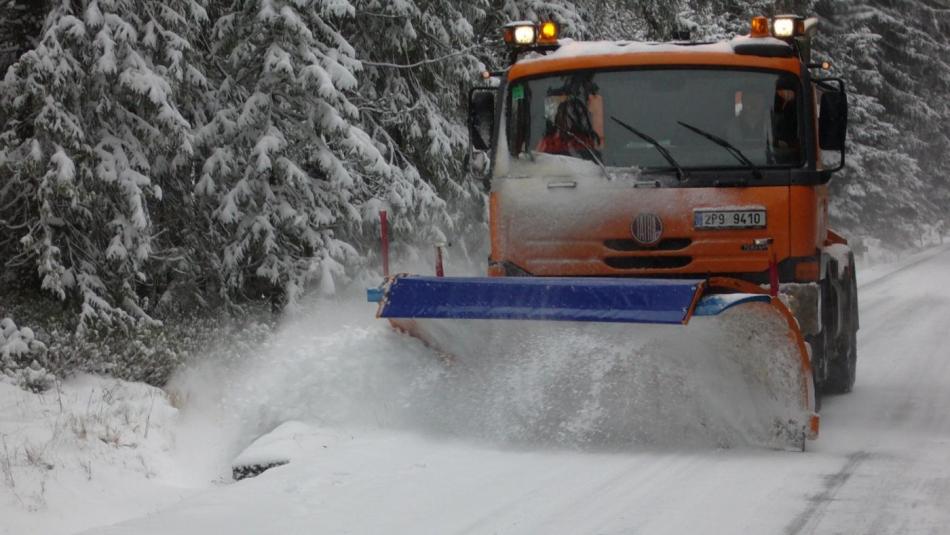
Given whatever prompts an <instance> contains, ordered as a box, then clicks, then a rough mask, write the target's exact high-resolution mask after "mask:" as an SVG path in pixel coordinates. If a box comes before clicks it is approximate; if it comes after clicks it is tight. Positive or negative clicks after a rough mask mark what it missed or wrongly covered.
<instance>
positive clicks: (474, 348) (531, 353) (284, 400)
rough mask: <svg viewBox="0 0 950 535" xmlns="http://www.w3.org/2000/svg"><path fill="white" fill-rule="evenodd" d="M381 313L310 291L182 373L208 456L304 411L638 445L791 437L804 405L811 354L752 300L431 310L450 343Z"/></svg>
mask: <svg viewBox="0 0 950 535" xmlns="http://www.w3.org/2000/svg"><path fill="white" fill-rule="evenodd" d="M373 312H374V311H373V305H370V304H366V303H356V302H346V301H336V302H332V301H324V302H322V303H320V304H317V305H312V304H311V305H309V306H306V307H305V306H301V307H300V309H299V310H298V311H297V312H295V313H294V314H293V317H292V318H288V320H287V322H286V323H285V325H284V326H283V327H282V328H281V329H280V330H279V331H278V332H277V333H276V335H275V336H274V338H272V339H271V340H269V341H268V342H267V343H266V344H264V345H262V346H261V347H257V348H253V349H251V350H250V351H248V352H247V353H246V355H245V356H244V357H233V356H232V357H230V358H221V359H220V360H218V361H217V362H210V361H208V362H204V363H201V364H199V365H198V366H197V367H195V368H193V369H190V370H187V371H185V372H183V373H181V374H179V376H178V377H177V378H176V379H175V380H173V381H172V383H171V389H172V390H173V391H176V392H180V393H181V396H183V398H184V399H187V400H188V402H187V403H186V404H185V407H186V408H185V409H184V411H185V417H186V418H190V419H191V420H190V421H191V423H192V425H193V427H194V432H195V433H196V434H197V435H198V438H196V439H195V440H196V442H199V443H200V442H201V441H203V440H206V439H207V435H208V432H205V431H201V429H205V428H207V427H209V423H208V422H209V421H213V422H215V424H214V426H215V427H216V431H215V433H216V435H217V438H216V439H215V445H214V448H215V449H216V450H217V452H208V455H216V456H217V457H216V461H215V462H216V463H217V464H216V466H217V468H218V469H219V470H226V468H227V463H229V462H230V459H232V458H233V455H235V454H236V453H237V452H238V451H240V450H241V449H243V448H244V447H245V446H247V445H248V444H249V443H250V442H251V441H253V440H254V439H255V438H257V437H258V436H260V435H261V434H263V433H266V432H268V431H270V430H271V429H273V428H275V427H276V426H278V425H280V424H281V423H283V422H286V421H291V420H298V421H306V422H312V423H313V424H314V425H316V426H317V427H320V428H334V429H340V430H343V432H345V430H346V429H366V428H385V429H401V430H407V431H410V432H415V433H422V434H432V435H436V436H443V437H452V438H461V439H464V440H469V441H474V442H485V443H489V444H494V445H508V446H517V445H532V446H537V445H544V446H551V445H556V446H560V447H567V448H583V449H593V450H605V449H608V450H613V449H625V450H629V449H642V448H654V447H669V446H676V447H691V446H695V447H730V446H746V445H756V446H767V447H776V446H777V447H784V446H786V445H788V442H787V440H788V439H787V437H785V436H784V435H780V433H781V432H784V430H785V429H784V428H783V422H787V421H788V420H790V419H798V421H799V422H801V419H802V410H801V409H800V407H799V405H798V403H799V402H800V399H799V396H800V388H799V386H800V384H799V383H798V375H797V373H798V369H797V368H796V364H797V363H795V362H792V363H791V365H786V364H782V363H783V362H786V363H788V362H789V361H788V360H787V359H789V358H797V356H795V355H791V354H790V353H786V352H784V351H785V349H783V347H784V345H783V342H782V336H783V335H784V331H783V330H781V329H782V328H783V326H784V323H783V322H784V320H783V319H781V318H779V319H778V320H776V321H773V319H774V318H768V317H765V318H763V317H762V315H761V314H758V315H757V314H756V313H755V312H748V311H747V312H741V313H739V314H736V313H733V314H731V315H728V316H726V317H725V318H722V321H721V322H718V323H715V324H712V323H711V322H710V321H707V322H703V321H700V319H696V320H694V322H693V324H691V325H690V326H689V327H681V326H653V327H646V326H631V325H619V324H614V325H608V324H572V323H563V322H445V323H441V324H437V323H427V324H426V325H427V327H429V328H430V329H429V335H430V340H431V341H433V342H435V343H437V344H439V345H441V346H442V347H443V348H444V349H449V348H450V349H451V351H452V353H451V354H450V353H443V352H440V351H438V350H437V349H435V348H429V347H426V346H425V345H424V344H423V343H422V342H421V341H419V340H418V339H416V338H413V337H410V336H408V335H405V334H402V333H399V332H396V331H395V330H393V329H392V328H391V327H390V326H389V325H388V323H387V322H385V321H384V320H376V319H374V318H373ZM737 312H738V311H737ZM750 318H751V320H752V321H751V326H750ZM773 329H774V330H775V332H778V333H780V334H778V335H776V336H770V335H769V334H768V333H770V332H772V330H773ZM687 332H688V333H689V336H686V333H687ZM740 341H741V342H740ZM755 350H758V351H755ZM745 351H748V352H749V353H748V354H746V353H745ZM766 384H768V385H769V386H770V387H772V388H773V389H774V390H771V391H770V390H769V388H768V387H766V386H765V385H766ZM195 447H196V448H197V447H199V446H198V445H196V446H195ZM200 449H201V451H204V447H201V448H200ZM189 451H191V450H189ZM205 458H206V459H207V457H205ZM211 464H212V465H215V463H211Z"/></svg>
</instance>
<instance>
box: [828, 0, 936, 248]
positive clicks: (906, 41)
mask: <svg viewBox="0 0 950 535" xmlns="http://www.w3.org/2000/svg"><path fill="white" fill-rule="evenodd" d="M818 9H819V12H820V13H821V14H822V16H823V22H824V23H826V24H828V25H829V28H827V29H826V31H825V37H824V38H822V39H821V40H820V42H819V44H820V48H819V51H821V52H826V53H827V54H828V57H829V59H831V60H832V61H833V62H834V63H835V65H836V68H835V73H836V74H838V75H840V76H842V77H844V78H845V80H846V81H847V84H848V87H849V90H850V109H851V120H850V130H849V131H850V145H849V156H848V167H847V169H846V170H845V172H844V173H843V174H842V175H841V176H839V177H837V178H836V180H835V182H833V183H832V187H833V188H834V189H836V190H837V191H838V195H836V196H835V200H834V203H833V205H832V209H833V215H834V216H835V218H836V219H838V220H839V221H841V222H842V223H843V224H844V225H845V226H847V227H849V228H850V229H854V230H858V229H861V230H863V231H864V232H867V233H868V234H869V235H872V236H875V237H878V238H882V239H885V240H888V241H890V242H891V243H893V244H895V245H901V244H902V245H903V246H906V245H909V244H911V243H915V242H916V240H917V238H918V237H919V235H920V233H921V229H922V225H923V224H925V223H936V222H937V221H939V220H941V219H944V220H946V219H947V205H948V201H950V187H948V186H950V184H948V181H947V179H946V177H947V176H948V174H950V161H948V159H947V158H946V154H947V150H948V148H950V125H948V123H950V105H948V96H950V62H948V59H947V58H950V40H948V38H947V31H948V30H950V12H948V11H947V10H940V9H937V8H934V7H932V6H930V5H928V4H927V3H926V2H902V3H900V5H899V6H895V5H892V4H891V3H889V2H878V1H866V0H861V1H854V2H821V3H820V4H819V5H818Z"/></svg>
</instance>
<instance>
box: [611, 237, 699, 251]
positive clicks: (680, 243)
mask: <svg viewBox="0 0 950 535" xmlns="http://www.w3.org/2000/svg"><path fill="white" fill-rule="evenodd" d="M691 243H693V241H692V240H690V239H689V238H667V239H665V240H661V241H660V243H658V244H656V245H640V244H639V243H637V242H635V241H634V240H604V247H606V248H608V249H611V250H613V251H678V250H680V249H685V248H687V247H689V244H691Z"/></svg>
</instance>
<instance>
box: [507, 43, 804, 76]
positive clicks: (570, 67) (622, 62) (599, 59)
mask: <svg viewBox="0 0 950 535" xmlns="http://www.w3.org/2000/svg"><path fill="white" fill-rule="evenodd" d="M686 48H687V47H684V49H686ZM697 48H698V47H697ZM661 65H662V66H669V65H681V66H710V67H745V68H753V69H775V70H783V71H788V72H791V73H792V74H795V75H796V76H797V75H798V74H799V73H800V72H801V63H799V62H798V60H797V59H795V58H765V57H760V56H749V55H739V54H733V53H729V52H719V51H715V52H713V51H697V52H688V51H683V52H679V51H677V52H666V51H664V52H643V51H634V52H630V53H627V54H617V53H610V54H591V55H582V56H567V57H559V58H542V59H536V60H531V61H523V62H519V63H516V64H514V65H513V66H512V67H511V70H510V71H509V72H508V79H509V80H517V79H519V78H524V77H526V76H536V75H542V74H551V73H556V72H564V71H575V70H584V69H609V68H623V67H648V66H661Z"/></svg>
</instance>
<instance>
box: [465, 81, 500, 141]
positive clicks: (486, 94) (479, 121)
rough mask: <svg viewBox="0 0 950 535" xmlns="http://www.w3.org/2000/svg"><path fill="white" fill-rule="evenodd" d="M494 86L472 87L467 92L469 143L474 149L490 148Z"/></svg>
mask: <svg viewBox="0 0 950 535" xmlns="http://www.w3.org/2000/svg"><path fill="white" fill-rule="evenodd" d="M497 94H498V90H497V89H496V88H494V87H473V88H472V90H471V91H469V93H468V136H469V144H470V145H471V147H472V149H474V150H476V151H483V152H488V151H490V150H491V136H492V131H494V129H495V97H496V95H497Z"/></svg>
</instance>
